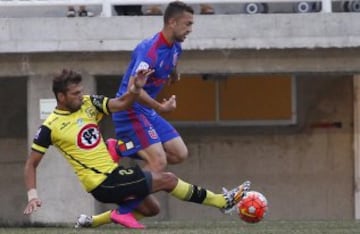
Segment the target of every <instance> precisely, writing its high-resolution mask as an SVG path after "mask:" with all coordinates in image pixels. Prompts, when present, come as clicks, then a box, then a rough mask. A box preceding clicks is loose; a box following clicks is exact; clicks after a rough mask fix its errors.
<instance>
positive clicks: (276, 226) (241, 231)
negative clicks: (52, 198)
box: [0, 220, 360, 234]
mask: <svg viewBox="0 0 360 234" xmlns="http://www.w3.org/2000/svg"><path fill="white" fill-rule="evenodd" d="M144 224H145V225H146V226H147V228H146V229H145V230H129V229H124V228H122V227H120V226H117V225H114V224H111V225H107V226H102V227H99V228H87V229H84V228H83V229H74V228H73V227H72V226H71V225H62V226H43V227H41V225H37V226H36V227H31V226H29V227H27V226H22V227H16V226H14V227H4V226H3V227H0V234H3V233H4V234H5V233H6V234H9V233H10V234H23V233H31V234H55V233H56V234H70V233H71V234H100V233H106V234H121V233H124V234H125V233H126V234H127V233H130V234H131V233H144V234H180V233H181V234H182V233H184V234H215V233H218V234H226V233H234V234H235V233H236V234H359V233H360V221H350V220H349V221H267V220H265V221H262V222H260V223H257V224H247V223H244V222H242V221H240V220H239V221H231V222H213V221H211V222H186V221H183V222H181V221H178V222H144Z"/></svg>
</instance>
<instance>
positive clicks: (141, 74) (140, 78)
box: [134, 69, 155, 88]
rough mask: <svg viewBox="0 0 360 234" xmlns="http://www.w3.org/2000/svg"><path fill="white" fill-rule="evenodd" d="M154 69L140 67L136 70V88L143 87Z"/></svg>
mask: <svg viewBox="0 0 360 234" xmlns="http://www.w3.org/2000/svg"><path fill="white" fill-rule="evenodd" d="M154 71H155V70H154V69H140V70H138V71H137V72H136V76H135V80H134V85H135V88H143V87H144V86H145V84H146V81H147V79H148V77H149V76H150V75H151V74H153V73H154Z"/></svg>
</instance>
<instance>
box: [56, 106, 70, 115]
mask: <svg viewBox="0 0 360 234" xmlns="http://www.w3.org/2000/svg"><path fill="white" fill-rule="evenodd" d="M54 113H55V114H58V115H70V114H71V112H70V111H66V110H59V109H56V108H55V110H54Z"/></svg>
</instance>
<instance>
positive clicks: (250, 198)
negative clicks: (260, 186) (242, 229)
mask: <svg viewBox="0 0 360 234" xmlns="http://www.w3.org/2000/svg"><path fill="white" fill-rule="evenodd" d="M267 210H268V203H267V200H266V198H265V196H264V195H263V194H261V193H259V192H257V191H249V192H247V193H246V194H245V196H244V197H243V198H242V199H241V200H240V202H239V203H238V204H237V211H238V214H239V216H240V218H241V219H242V220H244V221H245V222H247V223H257V222H260V221H261V220H262V219H263V218H264V216H265V214H266V212H267Z"/></svg>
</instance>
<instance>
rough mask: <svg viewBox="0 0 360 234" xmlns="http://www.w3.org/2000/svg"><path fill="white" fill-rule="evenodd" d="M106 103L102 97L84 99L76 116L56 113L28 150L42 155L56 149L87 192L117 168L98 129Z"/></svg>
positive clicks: (51, 115) (64, 112)
mask: <svg viewBox="0 0 360 234" xmlns="http://www.w3.org/2000/svg"><path fill="white" fill-rule="evenodd" d="M108 101H109V98H107V97H104V96H98V95H91V96H89V95H85V96H83V104H82V106H81V108H80V109H79V110H78V111H76V112H73V113H71V112H69V111H62V110H58V109H55V110H54V111H53V112H52V113H51V114H50V115H49V116H48V118H47V119H46V120H45V121H44V123H43V124H42V125H41V127H40V128H39V130H38V132H37V134H36V136H35V138H34V141H33V144H32V146H31V148H32V150H35V151H37V152H39V153H42V154H45V152H46V150H47V148H48V147H49V146H50V145H54V146H55V147H56V148H57V149H59V151H60V152H61V153H62V154H63V155H64V157H65V158H66V159H67V161H68V162H69V163H70V165H71V166H72V167H73V169H74V171H75V173H76V175H77V176H78V178H79V180H80V182H81V183H82V185H83V186H84V187H85V189H86V191H88V192H90V191H92V190H93V189H94V188H96V187H97V186H98V185H99V184H100V183H101V182H103V181H104V180H105V179H106V175H107V174H108V173H111V172H112V171H113V170H114V169H115V168H116V167H117V164H115V163H114V162H113V161H112V159H111V157H110V156H109V153H108V151H107V148H106V145H105V143H104V140H103V138H102V135H101V133H100V130H99V126H98V122H99V121H100V120H101V119H102V117H103V116H104V114H106V115H108V114H109V110H108V107H107V104H108Z"/></svg>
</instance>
